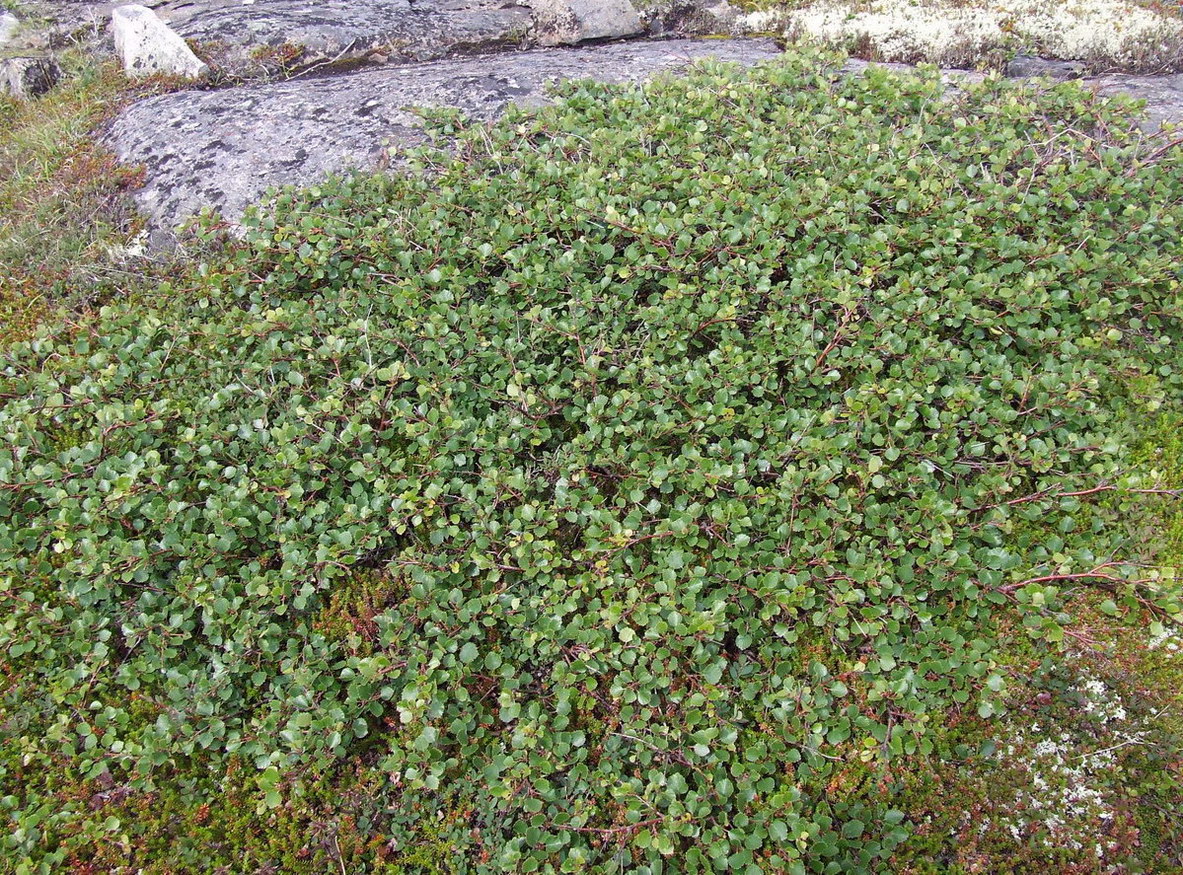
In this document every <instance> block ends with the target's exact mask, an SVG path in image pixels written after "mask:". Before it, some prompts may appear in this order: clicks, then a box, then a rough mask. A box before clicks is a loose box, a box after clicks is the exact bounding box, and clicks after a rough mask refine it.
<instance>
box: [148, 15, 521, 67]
mask: <svg viewBox="0 0 1183 875" xmlns="http://www.w3.org/2000/svg"><path fill="white" fill-rule="evenodd" d="M149 5H150V6H153V8H154V9H155V12H156V14H157V15H160V17H161V19H162V20H163V21H164V22H166V24H167V25H168V26H169V27H172V28H173V30H174V31H176V33H179V34H180V35H182V37H183V38H185V39H187V40H189V41H190V43H195V44H200V51H201V53H202V54H203V56H205V57H207V58H208V59H209V60H211V61H212V63H213V64H215V65H216V66H218V67H219V69H220V70H222V71H225V72H226V73H227V74H228V76H231V77H240V78H252V76H254V72H253V71H254V66H253V65H254V63H256V61H258V60H264V61H266V59H267V57H269V56H270V54H279V56H286V57H289V58H298V60H297V61H296V64H297V66H309V65H311V64H319V63H324V61H329V60H331V61H336V63H338V64H343V63H349V61H355V63H356V61H364V60H375V59H376V60H379V61H386V60H393V61H403V63H405V61H412V60H432V59H437V58H445V57H451V56H454V54H463V53H472V52H477V51H487V50H490V48H493V47H504V46H512V47H524V46H526V45H528V44H529V37H530V34H531V31H532V27H534V18H532V15H531V13H530V9H528V8H524V7H522V6H517V5H516V4H515V2H513V1H512V0H317V1H316V2H309V1H308V0H253V2H243V0H150V2H149ZM292 52H298V54H295V56H293V54H291V53H292Z"/></svg>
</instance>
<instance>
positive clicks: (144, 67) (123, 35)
mask: <svg viewBox="0 0 1183 875" xmlns="http://www.w3.org/2000/svg"><path fill="white" fill-rule="evenodd" d="M111 28H112V30H113V31H114V33H115V51H116V52H117V53H118V54H119V57H120V58H121V59H122V60H123V69H124V72H126V73H127V74H128V75H129V76H133V77H144V76H153V75H157V74H166V75H171V76H184V77H186V78H189V79H197V78H200V77H201V76H203V75H205V73H206V72H207V71H208V69H209V68H208V67H207V65H206V64H205V62H203V61H202V60H201V59H199V58H198V57H197V56H196V55H195V54H193V50H192V49H190V48H189V46H188V44H187V43H186V42H185V41H184V40H183V39H181V37H179V36H178V35H177V34H176V33H174V32H173V31H172V30H171V29H170V28H169V27H168V25H166V24H165V23H164V22H163V21H161V20H160V19H159V18H158V17H157V15H156V13H155V12H153V11H152V10H151V9H148V8H147V7H146V6H137V5H129V6H120V7H117V8H116V9H115V10H114V11H113V12H112V13H111Z"/></svg>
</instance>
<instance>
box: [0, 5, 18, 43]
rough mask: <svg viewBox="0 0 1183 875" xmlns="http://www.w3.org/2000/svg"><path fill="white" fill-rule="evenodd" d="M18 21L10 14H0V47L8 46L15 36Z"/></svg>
mask: <svg viewBox="0 0 1183 875" xmlns="http://www.w3.org/2000/svg"><path fill="white" fill-rule="evenodd" d="M20 26H21V23H20V20H19V19H18V18H17V17H16V16H15V15H13V14H12V13H11V12H4V13H0V46H4V45H8V43H10V42H12V38H13V37H14V36H15V35H16V31H17V28H19V27H20Z"/></svg>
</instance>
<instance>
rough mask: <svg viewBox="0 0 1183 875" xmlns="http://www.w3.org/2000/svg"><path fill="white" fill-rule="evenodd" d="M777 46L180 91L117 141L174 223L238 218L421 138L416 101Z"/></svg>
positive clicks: (145, 199) (504, 99) (394, 71)
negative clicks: (279, 192) (288, 191)
mask: <svg viewBox="0 0 1183 875" xmlns="http://www.w3.org/2000/svg"><path fill="white" fill-rule="evenodd" d="M778 54H780V50H779V49H778V48H777V46H776V44H775V43H774V42H772V41H771V40H763V39H758V40H703V41H695V40H681V41H669V42H651V41H649V42H630V43H613V44H611V45H604V46H597V47H594V48H574V49H538V50H534V51H529V52H518V53H510V54H503V55H496V56H488V57H477V58H466V59H457V60H451V61H436V62H432V63H427V64H422V65H418V66H406V67H393V66H388V67H382V68H377V69H373V70H367V71H364V72H360V73H355V74H352V75H349V76H332V77H323V78H308V79H295V80H291V81H288V82H277V83H272V84H268V85H256V86H245V87H239V88H232V89H226V90H223V91H188V92H180V93H175V94H167V95H162V96H159V97H152V98H149V99H147V100H143V101H140V102H139V103H136V104H133V105H132V106H130V107H128V108H127V109H125V110H124V111H123V113H122V114H121V115H120V116H119V117H118V118H117V119H116V121H115V123H114V125H113V126H112V129H111V132H110V135H109V143H110V145H111V147H112V149H113V150H114V152H115V153H116V154H117V155H118V156H119V158H120V159H121V160H122V161H124V162H125V163H128V164H135V165H143V166H144V168H145V182H144V186H143V187H142V188H141V189H140V191H139V193H138V198H139V202H140V205H141V208H142V209H143V210H144V212H145V213H146V214H147V215H148V217H149V218H150V220H151V222H152V223H153V225H154V227H155V228H157V229H168V228H171V227H174V226H175V225H176V224H177V223H179V222H180V221H182V220H183V219H185V218H186V217H188V216H191V215H193V214H195V213H197V212H198V211H199V210H201V208H202V207H207V206H209V207H215V208H218V209H220V210H221V211H222V213H223V215H224V216H225V217H227V218H228V219H231V220H233V219H235V218H237V217H239V216H240V215H241V214H242V211H243V210H244V209H245V208H246V207H247V205H248V204H250V203H252V202H254V201H256V200H257V199H258V198H259V196H260V195H261V194H262V193H263V192H264V190H265V189H266V188H268V187H269V186H278V185H284V184H287V183H296V184H310V183H313V182H315V181H316V180H317V179H319V178H321V177H323V176H324V175H325V174H327V173H330V172H334V171H344V170H347V169H349V168H370V167H374V166H375V165H378V164H381V163H382V162H383V161H385V160H386V159H387V158H388V157H389V147H391V146H406V145H414V144H416V143H419V142H422V140H423V133H422V121H421V119H420V118H419V116H418V115H416V114H415V113H414V112H412V111H410V107H414V106H426V107H454V108H457V109H460V110H462V111H464V112H465V113H467V114H468V115H470V116H471V117H474V118H478V119H488V118H492V117H494V116H496V115H497V114H498V113H499V112H501V111H502V110H503V109H504V107H505V106H506V105H507V104H508V103H510V102H516V103H525V104H531V105H537V104H540V103H543V102H545V101H546V100H547V99H548V97H547V87H548V85H549V84H550V83H552V82H554V81H555V80H559V79H579V78H591V79H598V80H601V81H608V82H624V81H636V80H640V79H643V78H646V77H649V76H652V75H654V74H655V73H659V72H662V71H667V70H679V69H682V68H684V67H685V66H686V65H688V64H689V63H691V62H692V61H693V60H695V59H697V58H703V57H708V56H711V57H716V58H719V59H722V60H727V61H736V62H739V63H742V64H747V65H751V64H755V63H757V62H759V61H763V60H766V59H769V58H773V57H775V56H777V55H778Z"/></svg>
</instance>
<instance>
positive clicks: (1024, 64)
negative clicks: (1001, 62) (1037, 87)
mask: <svg viewBox="0 0 1183 875" xmlns="http://www.w3.org/2000/svg"><path fill="white" fill-rule="evenodd" d="M1005 72H1006V75H1007V76H1008V77H1010V78H1012V79H1038V78H1047V79H1054V80H1056V81H1058V82H1065V81H1067V80H1069V79H1079V78H1081V77H1082V76H1084V74H1085V66H1084V64H1083V63H1082V62H1081V61H1054V60H1051V59H1048V58H1038V57H1035V56H1034V55H1016V56H1015V57H1014V58H1012V59H1011V60H1010V61H1008V62H1007V65H1006V71H1005Z"/></svg>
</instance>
